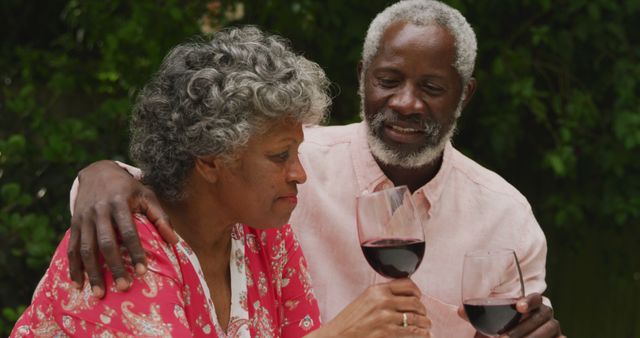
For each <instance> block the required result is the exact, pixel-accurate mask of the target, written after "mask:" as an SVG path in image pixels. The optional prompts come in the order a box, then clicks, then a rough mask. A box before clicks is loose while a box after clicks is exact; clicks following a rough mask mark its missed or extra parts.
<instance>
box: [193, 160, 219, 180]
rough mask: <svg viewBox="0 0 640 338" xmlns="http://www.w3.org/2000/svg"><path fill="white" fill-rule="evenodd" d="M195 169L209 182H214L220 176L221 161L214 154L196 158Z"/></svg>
mask: <svg viewBox="0 0 640 338" xmlns="http://www.w3.org/2000/svg"><path fill="white" fill-rule="evenodd" d="M195 166H196V171H197V172H198V174H200V176H202V178H204V179H205V180H206V181H207V182H209V183H215V182H217V181H218V179H219V178H220V170H221V167H222V161H221V160H220V159H219V158H218V157H217V156H215V155H208V156H201V157H198V158H196V164H195Z"/></svg>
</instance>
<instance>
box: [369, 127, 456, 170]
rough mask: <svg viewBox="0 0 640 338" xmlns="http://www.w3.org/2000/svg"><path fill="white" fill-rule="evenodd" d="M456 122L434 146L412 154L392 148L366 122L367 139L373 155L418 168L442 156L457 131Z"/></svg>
mask: <svg viewBox="0 0 640 338" xmlns="http://www.w3.org/2000/svg"><path fill="white" fill-rule="evenodd" d="M456 123H457V120H456V121H454V122H453V124H452V125H451V128H450V129H449V130H448V131H447V132H446V133H445V134H444V135H442V138H441V139H440V141H439V142H438V143H437V144H435V145H433V146H429V145H427V146H425V147H424V148H423V149H421V150H419V151H417V152H414V153H411V154H402V153H400V152H398V151H395V150H394V149H391V148H390V147H389V145H387V144H386V143H384V142H383V141H382V140H381V139H380V138H378V137H377V136H376V135H374V134H373V132H372V131H371V128H369V123H367V122H365V125H366V126H367V141H368V143H369V149H370V150H371V154H373V157H375V158H376V159H377V160H378V161H380V162H382V163H384V164H386V165H392V166H396V167H401V168H418V167H421V166H424V165H426V164H428V163H431V162H433V161H435V160H436V159H437V158H438V157H440V155H441V154H442V152H443V151H444V148H445V147H446V146H447V143H449V140H451V138H452V137H453V134H454V133H455V129H456Z"/></svg>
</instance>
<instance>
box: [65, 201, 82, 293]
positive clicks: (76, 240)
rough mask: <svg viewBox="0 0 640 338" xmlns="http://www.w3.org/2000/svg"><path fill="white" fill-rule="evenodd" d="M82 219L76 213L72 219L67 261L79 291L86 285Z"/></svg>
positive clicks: (71, 276)
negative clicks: (81, 245)
mask: <svg viewBox="0 0 640 338" xmlns="http://www.w3.org/2000/svg"><path fill="white" fill-rule="evenodd" d="M81 222H82V218H81V217H80V216H79V215H78V214H77V213H76V214H75V215H74V216H73V217H71V229H70V230H69V243H68V246H67V259H68V260H69V277H70V278H71V281H72V283H73V286H74V287H75V288H77V289H79V288H81V287H82V285H83V284H84V274H83V273H82V258H81V257H80V231H79V229H80V223H81Z"/></svg>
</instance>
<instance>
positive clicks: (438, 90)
mask: <svg viewBox="0 0 640 338" xmlns="http://www.w3.org/2000/svg"><path fill="white" fill-rule="evenodd" d="M423 88H424V90H425V91H427V92H429V93H433V94H440V93H442V92H443V91H444V89H443V88H442V87H440V86H437V85H434V84H430V83H427V84H425V85H423Z"/></svg>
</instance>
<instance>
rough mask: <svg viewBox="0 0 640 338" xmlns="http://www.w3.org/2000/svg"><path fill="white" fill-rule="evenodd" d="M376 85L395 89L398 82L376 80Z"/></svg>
mask: <svg viewBox="0 0 640 338" xmlns="http://www.w3.org/2000/svg"><path fill="white" fill-rule="evenodd" d="M378 83H379V84H380V86H382V87H384V88H392V87H395V86H396V85H397V84H398V80H393V79H378Z"/></svg>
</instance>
